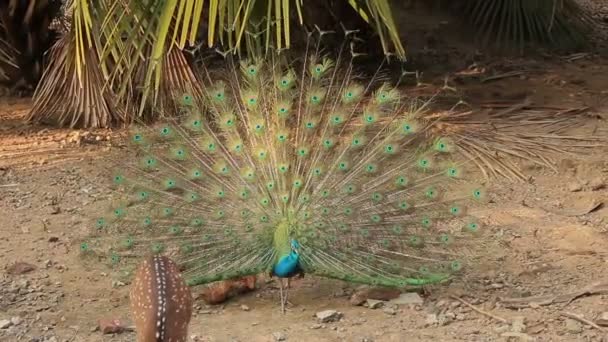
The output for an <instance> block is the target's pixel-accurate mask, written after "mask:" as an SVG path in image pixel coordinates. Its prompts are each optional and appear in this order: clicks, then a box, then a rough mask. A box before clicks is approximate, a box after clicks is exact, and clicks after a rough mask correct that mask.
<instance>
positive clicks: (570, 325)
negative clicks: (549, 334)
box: [565, 318, 583, 334]
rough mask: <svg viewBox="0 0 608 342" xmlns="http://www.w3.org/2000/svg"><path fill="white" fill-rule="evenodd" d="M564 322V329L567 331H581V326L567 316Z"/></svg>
mask: <svg viewBox="0 0 608 342" xmlns="http://www.w3.org/2000/svg"><path fill="white" fill-rule="evenodd" d="M565 322H566V331H568V332H569V333H571V334H580V333H581V332H582V331H583V326H582V325H581V324H580V323H579V322H578V321H575V320H573V319H570V318H567V319H566V321H565Z"/></svg>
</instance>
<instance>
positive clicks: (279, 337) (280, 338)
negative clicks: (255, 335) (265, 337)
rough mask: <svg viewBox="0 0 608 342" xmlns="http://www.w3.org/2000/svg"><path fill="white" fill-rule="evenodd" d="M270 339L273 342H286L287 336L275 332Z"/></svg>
mask: <svg viewBox="0 0 608 342" xmlns="http://www.w3.org/2000/svg"><path fill="white" fill-rule="evenodd" d="M272 338H273V339H274V340H275V341H285V340H287V336H285V334H284V333H282V332H279V331H277V332H273V333H272Z"/></svg>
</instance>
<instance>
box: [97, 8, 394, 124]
mask: <svg viewBox="0 0 608 342" xmlns="http://www.w3.org/2000/svg"><path fill="white" fill-rule="evenodd" d="M349 3H350V4H351V6H352V7H353V8H355V9H356V10H357V12H358V13H360V14H361V15H362V16H363V17H364V19H367V20H373V23H374V24H373V25H374V26H375V27H376V29H377V30H378V33H379V35H380V37H381V40H382V45H383V48H384V50H385V52H386V53H388V52H389V49H390V47H389V43H388V41H389V40H390V41H392V42H393V45H394V46H395V49H396V54H397V55H398V56H400V57H403V56H404V55H405V50H404V49H403V47H402V45H401V43H400V41H399V37H398V33H397V29H396V25H395V23H394V20H393V18H392V14H391V11H390V7H389V5H388V0H377V1H362V0H350V1H349ZM117 4H118V5H117V6H115V7H114V8H113V9H112V10H111V11H110V12H109V14H108V15H109V16H110V17H112V18H114V19H115V21H114V24H113V27H112V28H111V29H110V30H109V31H112V32H115V34H113V35H112V36H110V37H108V40H107V43H106V45H105V48H104V53H103V55H104V56H108V55H109V53H110V51H117V50H118V51H121V57H120V58H119V59H118V60H117V68H116V73H118V72H120V73H123V74H124V72H125V70H127V71H128V72H129V73H130V72H132V70H134V69H135V68H136V66H141V65H142V64H144V65H145V66H146V72H145V79H144V82H143V84H142V99H141V105H140V109H139V112H140V113H142V112H143V109H144V108H145V106H146V104H147V101H148V97H149V95H150V91H152V92H153V93H152V94H153V95H152V102H156V100H158V92H159V90H160V88H161V79H162V75H163V72H162V70H161V69H162V67H163V63H161V60H162V56H164V55H165V54H166V53H167V52H168V51H170V50H171V49H173V48H178V49H183V48H184V47H185V46H186V44H190V45H194V44H195V42H196V35H197V33H198V30H199V25H198V23H200V22H201V21H203V19H204V17H203V15H204V9H206V10H207V18H206V19H207V24H208V35H207V44H208V46H209V47H212V46H213V45H214V44H215V42H216V41H218V40H219V42H220V43H221V44H222V45H223V46H224V47H225V48H226V50H227V51H233V52H234V53H242V42H243V41H245V44H246V45H247V46H246V48H247V51H259V44H260V40H256V39H245V40H244V39H243V38H244V37H245V35H246V33H250V34H252V35H254V36H256V35H261V36H263V38H262V40H261V41H263V42H264V45H265V46H264V48H265V49H266V50H267V49H268V48H269V47H270V46H271V45H272V46H274V47H276V48H279V49H281V48H289V47H290V45H291V41H290V35H291V33H290V32H291V30H290V20H289V19H290V14H291V12H292V11H294V9H295V12H296V13H297V16H298V19H299V21H300V23H302V21H303V17H302V6H303V5H304V2H303V0H266V1H255V0H209V1H208V2H205V1H196V0H180V1H178V0H167V1H160V0H152V1H149V2H146V3H143V2H141V1H139V0H123V1H121V2H117ZM126 10H128V11H129V14H130V15H128V16H126V15H121V14H122V13H124V12H125V11H126ZM125 37H126V38H125ZM138 42H144V43H140V44H138ZM111 78H112V79H116V76H115V75H114V76H112V77H111ZM123 81H124V82H130V79H129V78H128V77H127V78H125V79H124V80H123ZM124 87H125V86H124V85H122V86H121V88H122V89H124ZM124 95H125V93H124V91H121V92H119V94H118V96H119V97H120V98H122V97H123V96H124Z"/></svg>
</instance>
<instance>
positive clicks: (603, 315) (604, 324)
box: [595, 311, 608, 327]
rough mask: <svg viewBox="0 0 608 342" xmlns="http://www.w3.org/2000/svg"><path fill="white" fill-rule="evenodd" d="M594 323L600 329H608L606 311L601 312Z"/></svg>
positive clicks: (607, 313) (607, 314)
mask: <svg viewBox="0 0 608 342" xmlns="http://www.w3.org/2000/svg"><path fill="white" fill-rule="evenodd" d="M595 323H596V324H597V325H599V326H602V327H608V311H605V312H602V313H601V314H600V315H599V316H598V318H597V320H596V321H595Z"/></svg>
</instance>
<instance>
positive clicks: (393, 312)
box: [382, 308, 397, 316]
mask: <svg viewBox="0 0 608 342" xmlns="http://www.w3.org/2000/svg"><path fill="white" fill-rule="evenodd" d="M382 312H384V313H385V314H387V315H389V316H395V315H396V314H397V310H395V309H394V308H385V309H384V310H382Z"/></svg>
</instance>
